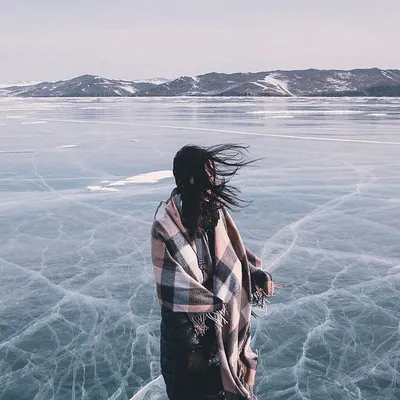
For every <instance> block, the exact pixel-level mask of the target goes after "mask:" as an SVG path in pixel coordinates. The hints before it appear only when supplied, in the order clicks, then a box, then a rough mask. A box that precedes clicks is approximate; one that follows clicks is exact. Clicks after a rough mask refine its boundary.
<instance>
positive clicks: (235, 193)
mask: <svg viewBox="0 0 400 400" xmlns="http://www.w3.org/2000/svg"><path fill="white" fill-rule="evenodd" d="M247 149H248V146H242V145H238V144H220V145H215V146H211V147H200V146H195V145H187V146H184V147H183V148H182V149H180V150H179V151H178V153H176V155H175V158H174V165H173V173H174V177H175V182H176V186H177V192H178V194H180V195H181V199H182V223H183V225H184V226H185V227H186V228H187V229H188V230H189V233H190V235H191V236H194V235H195V234H197V233H199V232H200V231H201V230H206V231H207V230H209V229H212V228H214V227H215V226H216V225H217V222H218V219H219V212H218V210H219V209H220V208H222V207H226V208H228V209H230V210H232V209H234V208H241V207H244V206H246V205H248V202H245V201H244V200H242V199H241V198H240V197H239V193H240V190H239V189H238V188H236V187H234V186H231V185H229V181H230V179H231V178H232V177H233V176H234V175H235V174H236V172H237V171H238V170H239V169H240V168H241V167H243V166H245V165H248V164H251V163H253V162H254V161H256V160H252V161H248V160H246V153H247Z"/></svg>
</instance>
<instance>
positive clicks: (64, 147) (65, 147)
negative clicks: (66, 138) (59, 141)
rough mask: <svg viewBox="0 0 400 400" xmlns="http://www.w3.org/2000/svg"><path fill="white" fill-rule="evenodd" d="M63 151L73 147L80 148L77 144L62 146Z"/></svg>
mask: <svg viewBox="0 0 400 400" xmlns="http://www.w3.org/2000/svg"><path fill="white" fill-rule="evenodd" d="M60 147H61V148H62V149H72V148H73V147H78V145H77V144H66V145H64V146H60Z"/></svg>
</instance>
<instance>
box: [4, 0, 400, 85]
mask: <svg viewBox="0 0 400 400" xmlns="http://www.w3.org/2000/svg"><path fill="white" fill-rule="evenodd" d="M0 11H1V20H0V21H1V22H0V83H6V82H14V81H18V80H57V79H67V78H71V77H74V76H77V75H81V74H85V73H90V74H98V75H102V76H105V77H109V78H125V79H136V78H148V77H155V76H157V77H167V78H174V77H178V76H181V75H196V74H202V73H206V72H211V71H218V72H238V71H240V72H247V71H265V70H272V69H295V68H296V69H297V68H298V69H302V68H344V69H347V68H358V67H372V66H377V67H381V68H400V51H399V48H400V46H399V40H400V22H399V21H400V0H346V1H345V0H274V1H272V0H114V1H111V0H0Z"/></svg>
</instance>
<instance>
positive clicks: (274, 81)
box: [0, 68, 400, 97]
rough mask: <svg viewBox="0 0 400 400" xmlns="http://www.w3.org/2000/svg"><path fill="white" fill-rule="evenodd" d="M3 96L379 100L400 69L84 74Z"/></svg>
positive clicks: (8, 89) (397, 91) (389, 93)
mask: <svg viewBox="0 0 400 400" xmlns="http://www.w3.org/2000/svg"><path fill="white" fill-rule="evenodd" d="M0 95H2V96H18V97H152V96H270V97H271V96H279V97H292V96H295V97H297V96H306V97H309V96H326V97H340V96H374V97H375V96H376V97H381V96H382V97H400V70H398V69H379V68H370V69H353V70H320V69H307V70H292V71H283V70H277V71H267V72H256V73H233V74H224V73H216V72H212V73H208V74H204V75H198V76H194V77H190V76H182V77H180V78H177V79H173V80H168V79H162V78H155V79H151V80H136V81H135V80H133V81H128V80H116V79H106V78H102V77H100V76H95V75H83V76H79V77H76V78H73V79H69V80H64V81H57V82H41V83H31V82H29V83H27V84H26V85H24V84H23V83H19V84H18V85H12V86H8V85H0Z"/></svg>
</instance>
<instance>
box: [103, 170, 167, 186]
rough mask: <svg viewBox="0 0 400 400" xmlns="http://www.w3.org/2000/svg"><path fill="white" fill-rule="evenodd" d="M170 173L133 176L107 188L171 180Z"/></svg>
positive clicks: (112, 183)
mask: <svg viewBox="0 0 400 400" xmlns="http://www.w3.org/2000/svg"><path fill="white" fill-rule="evenodd" d="M172 177H173V174H172V171H154V172H149V173H146V174H140V175H134V176H131V177H129V178H126V179H124V180H119V181H114V182H110V183H109V185H108V186H125V185H130V184H140V183H157V182H158V181H160V180H162V179H168V178H172Z"/></svg>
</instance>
